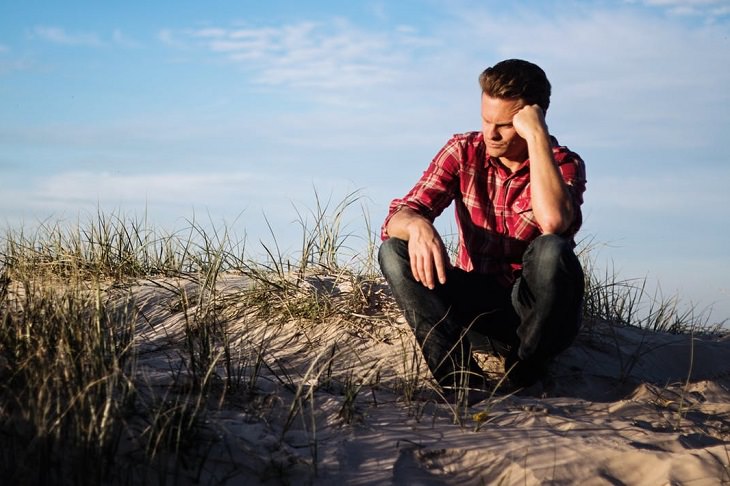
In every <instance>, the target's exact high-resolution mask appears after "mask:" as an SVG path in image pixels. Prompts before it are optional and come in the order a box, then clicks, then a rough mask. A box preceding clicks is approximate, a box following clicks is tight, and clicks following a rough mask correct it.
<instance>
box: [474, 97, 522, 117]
mask: <svg viewBox="0 0 730 486" xmlns="http://www.w3.org/2000/svg"><path fill="white" fill-rule="evenodd" d="M524 106H525V102H524V100H522V98H509V99H505V98H494V97H492V96H489V95H487V94H482V117H483V118H488V119H489V121H490V122H493V123H496V124H501V123H511V122H512V117H513V116H514V115H515V114H516V113H517V112H518V111H520V109H522V107H524Z"/></svg>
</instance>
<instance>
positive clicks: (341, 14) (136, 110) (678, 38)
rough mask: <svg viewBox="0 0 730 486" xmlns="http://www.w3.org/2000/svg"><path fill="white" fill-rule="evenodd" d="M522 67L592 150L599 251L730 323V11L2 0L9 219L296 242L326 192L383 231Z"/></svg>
mask: <svg viewBox="0 0 730 486" xmlns="http://www.w3.org/2000/svg"><path fill="white" fill-rule="evenodd" d="M512 57H519V58H524V59H529V60H532V61H534V62H536V63H538V64H540V65H541V66H542V67H543V68H544V69H545V71H546V72H547V74H548V77H549V78H550V80H551V82H552V84H553V97H552V104H551V108H550V111H549V113H548V116H547V121H548V124H549V126H550V129H551V132H552V133H553V134H554V135H556V136H557V138H558V139H559V140H560V142H561V143H563V144H565V145H568V146H569V147H570V148H572V149H573V150H575V151H577V152H578V153H580V154H581V155H582V156H583V158H584V159H585V161H586V164H587V169H588V192H587V193H586V202H585V206H584V215H585V225H584V228H583V230H582V236H584V237H586V238H590V239H592V240H593V241H594V242H595V243H598V244H599V248H598V250H597V252H596V257H597V259H598V263H599V264H600V265H609V266H612V268H614V269H615V271H617V272H618V273H619V276H621V277H623V278H634V277H636V278H643V277H646V278H647V279H648V281H649V283H650V284H651V285H658V286H659V287H660V288H661V290H662V292H663V294H664V295H665V296H670V295H673V294H679V296H680V298H681V299H682V301H683V302H684V303H685V304H687V305H689V304H695V305H696V306H697V308H698V309H703V308H705V307H706V306H712V307H713V309H714V311H713V317H714V320H718V321H719V320H722V319H724V318H727V317H730V279H729V277H728V275H730V229H728V228H730V225H729V224H728V220H729V219H730V218H728V217H727V215H726V214H727V210H728V208H729V207H730V196H729V195H728V194H729V191H728V189H727V185H728V183H730V166H729V164H728V163H727V162H728V155H727V149H726V144H727V132H728V129H729V128H730V89H728V86H730V1H728V0H714V1H713V0H694V1H693V0H635V1H622V0H615V1H609V0H605V1H560V2H558V1H522V2H519V1H515V2H496V1H488V0H486V1H485V0H482V1H458V0H457V1H453V0H451V1H446V0H443V1H437V0H433V1H428V0H424V1H415V0H406V1H398V2H396V1H390V2H387V1H362V2H335V1H312V2H281V1H269V2H253V1H239V2H234V1H207V2H192V1H174V2H173V1H164V2H162V1H160V2H141V1H128V2H114V3H112V2H81V1H66V2H50V1H48V2H39V1H33V0H30V1H27V0H26V1H11V0H8V1H4V2H2V4H0V181H2V182H3V184H2V191H0V223H3V224H4V225H5V226H9V227H19V226H24V227H32V226H33V225H34V224H37V222H38V221H44V220H49V219H50V220H52V221H55V220H59V221H70V222H73V221H76V220H77V219H78V218H79V217H80V218H81V219H85V218H86V217H88V216H89V215H93V214H94V213H96V211H97V208H98V207H101V208H102V209H103V210H105V211H106V210H117V211H122V212H124V213H127V214H146V215H147V217H148V219H150V220H152V221H154V222H155V223H156V224H157V225H158V226H160V227H166V228H170V229H178V228H182V227H184V226H185V225H186V220H188V219H191V218H192V217H195V218H196V219H199V220H200V219H204V220H210V221H212V222H213V223H214V224H221V225H222V224H225V225H227V226H230V227H232V228H233V229H234V230H235V231H237V233H240V234H243V233H244V232H245V233H246V234H247V240H248V241H249V244H250V245H251V244H253V243H256V242H258V241H259V240H260V239H261V240H266V239H267V238H268V230H267V229H266V224H265V221H264V217H263V214H265V215H266V218H267V219H268V220H269V222H270V224H271V225H272V227H273V229H274V231H275V232H276V233H277V237H278V239H279V240H280V243H281V244H282V246H284V247H287V246H291V247H292V248H294V247H296V245H297V243H298V237H299V231H298V230H299V227H298V225H297V224H295V223H293V221H295V220H296V218H297V214H296V211H295V207H297V208H300V210H301V208H312V207H314V195H313V194H314V189H313V188H316V190H317V192H318V193H319V194H320V196H321V197H324V198H325V199H326V198H327V197H329V196H330V195H331V196H332V198H333V200H335V201H336V200H337V199H338V198H340V197H342V196H343V195H344V194H346V193H348V192H350V191H353V190H360V191H361V194H362V195H363V201H364V203H365V204H366V205H367V211H368V214H369V215H370V218H371V219H372V223H373V224H374V225H376V226H377V225H379V224H380V221H381V220H382V218H383V216H384V214H385V208H386V207H387V204H388V202H389V201H390V199H392V198H393V197H396V196H401V195H402V194H404V193H405V192H406V191H407V190H408V189H409V188H410V186H411V185H412V184H413V183H414V182H415V180H416V179H417V177H418V176H419V175H420V174H421V172H422V171H423V170H424V169H425V167H426V166H427V164H428V163H429V162H430V160H431V158H432V157H433V156H434V155H435V153H436V151H437V150H438V149H439V148H440V147H441V146H442V145H443V143H445V141H446V140H447V139H448V138H449V137H450V136H451V134H453V133H458V132H464V131H469V130H477V129H479V126H480V120H479V95H480V93H479V87H478V84H477V76H478V74H479V73H480V72H481V71H482V70H483V69H484V68H485V67H486V66H488V65H491V64H494V63H495V62H497V61H499V60H502V59H505V58H512ZM305 211H306V209H305ZM448 212H449V213H450V211H448ZM448 217H450V214H449V216H448ZM354 218H355V219H357V214H356V215H355V216H354ZM352 224H353V225H357V224H358V223H357V222H354V223H352ZM440 225H441V227H442V228H444V229H446V228H450V223H449V221H448V219H447V218H444V221H443V222H440Z"/></svg>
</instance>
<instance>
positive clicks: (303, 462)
mask: <svg viewBox="0 0 730 486" xmlns="http://www.w3.org/2000/svg"><path fill="white" fill-rule="evenodd" d="M248 284H249V282H248V281H247V280H246V279H245V278H243V277H238V276H234V275H227V276H225V277H224V278H221V279H220V282H219V289H220V291H221V296H223V297H225V298H227V299H228V304H229V306H228V307H227V309H228V310H227V311H226V312H227V314H225V315H226V316H227V317H226V319H225V323H224V325H225V328H226V329H227V330H228V333H229V338H230V343H231V345H230V349H233V350H234V351H235V352H236V353H237V354H236V360H237V361H236V360H234V361H233V362H234V363H238V364H239V365H240V364H241V363H244V364H246V365H247V366H239V367H238V368H237V373H238V374H237V375H236V374H235V373H234V376H238V378H239V383H238V384H239V385H240V386H238V387H237V388H232V390H233V391H230V392H228V393H227V394H226V395H225V396H224V397H223V398H221V397H220V394H218V398H216V399H211V400H210V401H209V402H206V403H205V404H203V406H204V408H205V412H204V414H203V416H204V417H205V421H204V423H203V424H201V425H200V427H199V429H198V431H197V433H198V438H197V444H198V446H199V447H198V449H197V450H198V455H196V454H192V455H191V456H190V458H189V464H190V466H189V470H188V471H184V472H183V476H182V477H177V478H176V481H177V482H179V483H192V482H193V481H194V480H195V479H196V478H198V479H199V481H200V483H202V484H210V483H225V482H228V484H259V483H263V484H312V483H313V484H414V485H415V484H418V485H421V484H423V485H431V484H432V485H437V484H503V485H511V484H514V485H518V484H519V485H526V484H527V485H534V484H565V485H568V484H579V485H593V484H595V485H601V484H605V485H620V484H625V485H684V484H687V485H705V484H707V485H714V484H728V483H730V359H728V356H730V340H728V339H721V338H719V337H706V336H705V337H703V336H690V335H669V334H662V333H655V332H649V331H644V330H641V329H636V328H628V327H617V326H611V325H609V324H607V323H602V322H587V323H585V326H584V329H583V331H582V333H581V335H580V336H579V338H578V341H577V342H576V343H575V345H574V346H573V347H572V348H570V349H569V350H567V351H566V352H565V353H564V354H563V355H561V356H560V357H559V359H558V360H557V361H556V362H555V363H554V364H553V365H552V367H551V369H550V373H549V376H548V378H547V379H546V380H545V382H544V383H541V384H539V385H536V386H534V387H532V388H531V389H528V390H521V391H516V392H515V391H513V392H507V390H499V389H498V390H497V391H496V393H495V394H494V396H492V397H491V398H489V399H487V400H484V401H482V402H480V403H478V404H476V405H474V406H472V407H469V408H460V409H458V410H456V409H454V407H453V406H451V405H449V404H447V403H445V402H443V401H442V400H440V399H439V397H438V394H437V393H435V392H433V391H432V390H430V389H429V386H428V384H429V376H428V373H427V372H426V371H425V366H424V364H423V362H422V361H421V358H420V355H419V353H418V352H417V350H416V349H415V343H414V341H413V338H412V336H411V333H410V331H409V329H408V327H407V325H406V324H405V323H404V322H403V321H402V319H399V318H398V317H397V312H396V311H395V310H394V309H393V308H392V302H390V300H389V296H388V295H387V291H386V290H385V289H382V288H381V289H377V290H376V291H373V292H371V293H370V294H369V297H368V298H370V299H371V302H370V304H372V305H370V307H369V308H368V309H366V310H363V311H362V312H354V311H353V312H350V313H349V315H348V313H347V312H334V313H333V314H332V315H331V317H329V318H327V319H325V320H322V321H320V322H311V321H307V320H304V319H301V318H298V317H297V316H296V315H295V313H292V314H291V315H290V316H289V317H288V318H285V319H282V318H280V317H281V316H279V317H276V318H275V317H273V316H272V317H271V318H270V319H267V318H265V317H262V316H261V315H256V314H254V313H252V312H249V311H247V309H245V308H237V307H236V306H235V305H231V302H233V303H235V302H236V295H237V293H238V292H241V291H242V290H243V289H246V288H247V286H248ZM310 284H311V291H312V292H314V293H317V292H326V293H327V295H329V296H331V297H333V298H335V299H336V300H337V299H339V301H342V302H345V301H347V299H349V298H352V294H353V292H357V291H358V290H359V289H354V288H353V287H352V286H351V285H349V284H348V285H345V284H343V283H341V282H337V281H336V280H334V279H329V280H328V279H326V278H319V279H313V280H312V281H311V282H310ZM181 289H184V290H185V291H186V293H187V294H188V295H189V296H193V297H194V296H195V295H197V294H198V293H199V289H198V288H197V287H196V285H194V284H192V283H189V282H185V281H173V280H158V281H155V282H148V283H144V284H140V285H137V286H136V287H134V288H133V289H132V292H133V294H134V296H135V301H136V307H137V310H138V318H137V331H136V332H137V344H136V345H137V347H138V350H139V351H140V355H139V360H138V363H137V370H136V377H137V378H136V379H137V381H138V383H139V385H138V386H139V387H140V389H141V390H143V393H147V394H149V395H150V396H154V395H155V394H159V393H169V388H170V386H171V384H172V383H176V385H175V386H176V387H177V390H178V393H180V394H184V393H185V387H184V383H185V375H186V373H189V368H190V367H189V366H188V365H189V363H187V361H189V353H188V352H187V351H186V349H185V336H186V332H185V326H186V322H187V323H188V324H187V325H189V322H190V316H191V315H192V314H193V313H195V312H196V307H195V299H194V298H191V299H190V302H191V305H190V307H189V308H188V309H187V310H185V311H183V310H180V306H179V305H177V304H178V303H179V302H178V301H179V300H180V290H181ZM370 290H373V289H370ZM223 297H222V298H223ZM272 298H273V297H272ZM343 308H345V305H344V304H343ZM373 309H375V310H373ZM199 310H200V309H197V311H199ZM186 313H187V315H188V319H187V320H186V318H185V315H186ZM197 315H201V314H200V312H198V314H197ZM484 358H485V360H484V363H485V366H487V367H492V368H493V369H492V372H493V373H494V376H495V378H496V379H498V377H499V373H500V369H499V362H498V360H496V359H494V358H491V359H490V358H488V357H486V356H485V357H484ZM224 361H225V360H223V359H222V360H221V363H223V362H224ZM215 374H216V375H217V376H218V377H219V378H218V381H222V380H223V379H224V378H223V377H226V376H230V372H227V371H226V370H225V369H224V367H223V365H222V364H221V365H220V366H218V367H217V368H216V369H215ZM189 379H190V380H192V379H193V378H189ZM221 386H222V385H221ZM165 390H168V391H165ZM167 398H168V399H169V397H167ZM128 447H129V448H131V447H132V444H128Z"/></svg>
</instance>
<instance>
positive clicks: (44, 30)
mask: <svg viewBox="0 0 730 486" xmlns="http://www.w3.org/2000/svg"><path fill="white" fill-rule="evenodd" d="M33 35H34V36H35V37H38V38H39V39H43V40H46V41H48V42H52V43H54V44H63V45H69V46H88V47H99V46H102V45H104V43H103V42H102V41H101V39H99V36H98V35H97V34H94V33H69V32H66V30H65V29H63V28H61V27H47V26H37V27H35V28H34V29H33Z"/></svg>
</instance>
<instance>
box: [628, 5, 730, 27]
mask: <svg viewBox="0 0 730 486" xmlns="http://www.w3.org/2000/svg"><path fill="white" fill-rule="evenodd" d="M643 3H644V4H645V5H648V6H650V7H658V8H663V9H665V10H666V11H667V13H669V14H670V15H675V16H678V17H703V18H705V19H706V21H707V22H708V23H714V22H715V21H717V20H718V19H719V18H721V17H725V16H727V15H730V1H728V0H643Z"/></svg>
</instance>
